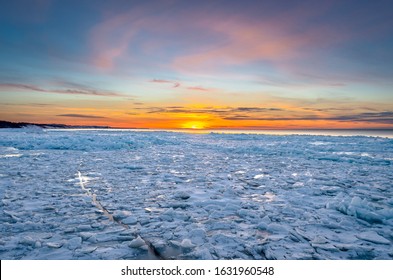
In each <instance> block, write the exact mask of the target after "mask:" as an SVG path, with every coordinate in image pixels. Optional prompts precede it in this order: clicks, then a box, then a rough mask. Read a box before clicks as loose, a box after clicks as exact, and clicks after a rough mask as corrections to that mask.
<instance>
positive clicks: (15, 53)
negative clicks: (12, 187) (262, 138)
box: [0, 0, 393, 129]
mask: <svg viewBox="0 0 393 280" xmlns="http://www.w3.org/2000/svg"><path fill="white" fill-rule="evenodd" d="M1 2H2V3H1V6H2V9H1V11H0V61H1V63H0V109H1V110H0V119H4V120H10V121H32V122H43V123H66V124H100V125H111V126H115V127H151V128H261V129H266V128H392V127H393V93H392V84H393V3H392V2H391V1H198V2H193V3H189V1H174V0H168V1H55V0H33V1H21V0H19V1H12V2H11V1H1ZM245 108H248V110H247V109H245Z"/></svg>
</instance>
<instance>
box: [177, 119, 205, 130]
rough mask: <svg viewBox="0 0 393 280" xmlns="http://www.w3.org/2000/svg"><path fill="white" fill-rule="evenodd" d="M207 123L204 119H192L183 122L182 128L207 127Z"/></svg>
mask: <svg viewBox="0 0 393 280" xmlns="http://www.w3.org/2000/svg"><path fill="white" fill-rule="evenodd" d="M206 126H207V124H206V123H205V122H202V121H190V122H185V123H183V124H182V128H186V129H205V128H206Z"/></svg>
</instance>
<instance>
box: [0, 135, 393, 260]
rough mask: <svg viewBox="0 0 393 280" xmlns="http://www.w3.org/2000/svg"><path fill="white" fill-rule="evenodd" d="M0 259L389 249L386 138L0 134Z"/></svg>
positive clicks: (361, 254)
mask: <svg viewBox="0 0 393 280" xmlns="http://www.w3.org/2000/svg"><path fill="white" fill-rule="evenodd" d="M0 199H1V202H0V222H1V223H0V258H1V259H148V258H164V259H393V246H392V244H393V139H388V138H380V137H362V136H357V137H339V136H305V135H279V136H278V135H276V136H275V135H253V134H214V133H213V134H187V133H175V132H141V131H138V132H135V131H134V132H133V131H110V130H97V131H94V130H92V131H83V130H79V131H78V130H76V131H52V130H47V131H44V130H40V129H13V130H12V129H11V130H10V129H2V130H0Z"/></svg>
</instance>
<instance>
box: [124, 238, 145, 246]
mask: <svg viewBox="0 0 393 280" xmlns="http://www.w3.org/2000/svg"><path fill="white" fill-rule="evenodd" d="M145 244H146V243H145V241H144V240H143V239H142V238H141V237H140V236H138V237H137V238H135V239H134V240H132V241H131V242H130V244H129V245H128V246H130V247H131V248H139V247H142V246H143V245H145Z"/></svg>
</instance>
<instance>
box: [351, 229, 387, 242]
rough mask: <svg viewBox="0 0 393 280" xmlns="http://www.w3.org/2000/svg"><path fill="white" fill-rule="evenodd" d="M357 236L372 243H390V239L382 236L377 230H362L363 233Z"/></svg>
mask: <svg viewBox="0 0 393 280" xmlns="http://www.w3.org/2000/svg"><path fill="white" fill-rule="evenodd" d="M356 237H357V238H359V239H362V240H366V241H370V242H372V243H376V244H386V245H389V244H390V241H389V240H387V239H386V238H384V237H382V236H380V235H379V234H378V233H376V232H375V231H366V232H362V233H359V234H357V235H356Z"/></svg>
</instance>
